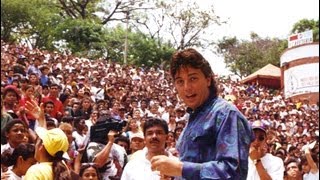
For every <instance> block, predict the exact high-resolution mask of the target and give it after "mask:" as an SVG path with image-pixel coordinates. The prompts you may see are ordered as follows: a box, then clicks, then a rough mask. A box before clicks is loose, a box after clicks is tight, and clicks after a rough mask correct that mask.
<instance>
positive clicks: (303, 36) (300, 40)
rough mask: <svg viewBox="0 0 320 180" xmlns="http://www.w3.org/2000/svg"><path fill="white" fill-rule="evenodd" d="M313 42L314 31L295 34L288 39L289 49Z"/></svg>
mask: <svg viewBox="0 0 320 180" xmlns="http://www.w3.org/2000/svg"><path fill="white" fill-rule="evenodd" d="M312 42H313V33H312V30H309V31H305V32H302V33H298V34H293V35H291V36H289V38H288V48H291V47H294V46H299V45H301V44H307V43H312Z"/></svg>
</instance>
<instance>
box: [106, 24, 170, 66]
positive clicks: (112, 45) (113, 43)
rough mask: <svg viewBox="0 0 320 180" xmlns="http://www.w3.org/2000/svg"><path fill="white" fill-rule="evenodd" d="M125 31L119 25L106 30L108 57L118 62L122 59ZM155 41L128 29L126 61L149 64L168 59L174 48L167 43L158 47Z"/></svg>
mask: <svg viewBox="0 0 320 180" xmlns="http://www.w3.org/2000/svg"><path fill="white" fill-rule="evenodd" d="M125 33H126V30H125V29H124V28H123V27H121V26H117V27H116V28H114V29H111V30H108V32H107V35H106V43H107V46H106V47H107V51H108V57H107V58H108V59H111V60H114V61H118V62H121V60H122V59H123V48H124V47H123V46H124V44H123V38H124V34H125ZM156 41H157V40H155V39H152V38H150V37H149V36H148V35H146V34H144V33H142V32H132V31H131V30H130V29H129V32H128V45H129V48H128V63H129V64H134V65H142V64H145V65H146V66H151V65H154V64H161V63H162V62H164V61H168V60H169V59H170V57H171V55H172V53H173V51H174V49H173V48H172V47H171V46H170V45H168V44H163V45H162V46H161V47H159V46H157V42H156Z"/></svg>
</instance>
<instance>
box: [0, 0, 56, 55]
mask: <svg viewBox="0 0 320 180" xmlns="http://www.w3.org/2000/svg"><path fill="white" fill-rule="evenodd" d="M57 12H58V9H57V8H56V6H55V5H54V4H53V2H52V1H48V0H28V1H24V0H3V1H1V38H2V39H3V40H5V41H17V40H20V39H22V38H30V37H31V36H32V37H33V38H34V41H35V43H34V46H35V47H39V48H43V47H45V48H49V49H50V45H51V42H52V41H53V37H52V36H51V34H52V31H53V30H54V27H55V26H56V24H58V23H59V22H60V20H61V18H60V17H59V16H58V15H57Z"/></svg>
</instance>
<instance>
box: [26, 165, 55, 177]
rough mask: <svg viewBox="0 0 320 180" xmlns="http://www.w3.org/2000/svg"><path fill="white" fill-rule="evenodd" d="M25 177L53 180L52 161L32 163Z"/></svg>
mask: <svg viewBox="0 0 320 180" xmlns="http://www.w3.org/2000/svg"><path fill="white" fill-rule="evenodd" d="M23 179H26V180H35V179H39V180H44V179H45V180H53V172H52V162H42V163H38V164H35V165H32V166H31V167H30V168H29V169H28V171H27V173H26V175H25V176H24V178H23Z"/></svg>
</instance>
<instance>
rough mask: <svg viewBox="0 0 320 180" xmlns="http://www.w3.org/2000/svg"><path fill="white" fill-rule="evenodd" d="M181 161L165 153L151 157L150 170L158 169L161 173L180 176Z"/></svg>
mask: <svg viewBox="0 0 320 180" xmlns="http://www.w3.org/2000/svg"><path fill="white" fill-rule="evenodd" d="M182 167H183V163H182V162H181V161H179V159H178V158H174V157H168V156H165V155H159V156H154V157H152V158H151V169H152V171H159V172H160V174H161V175H167V176H182Z"/></svg>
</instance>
